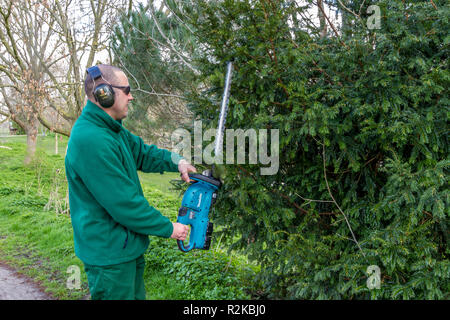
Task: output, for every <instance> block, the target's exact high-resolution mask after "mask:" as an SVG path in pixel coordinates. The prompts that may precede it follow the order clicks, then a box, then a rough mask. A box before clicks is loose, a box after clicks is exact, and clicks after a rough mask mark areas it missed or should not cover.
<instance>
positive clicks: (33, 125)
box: [0, 0, 131, 156]
mask: <svg viewBox="0 0 450 320" xmlns="http://www.w3.org/2000/svg"><path fill="white" fill-rule="evenodd" d="M130 4H131V1H124V0H116V1H107V0H98V1H94V0H48V1H46V0H24V1H23V0H22V1H17V0H2V2H1V3H0V43H1V44H2V46H1V48H0V91H1V93H2V95H3V98H4V102H5V105H6V106H7V109H8V111H7V112H5V111H0V114H2V115H4V116H10V117H11V119H12V120H14V121H16V122H17V123H18V124H19V125H20V126H21V127H22V128H23V129H24V130H25V132H26V134H27V137H28V138H27V142H28V151H29V155H30V156H32V155H33V154H34V150H35V146H36V136H37V127H38V124H39V122H41V123H42V124H43V125H44V126H45V127H47V128H48V129H50V130H51V131H54V132H58V133H61V134H63V135H66V136H68V135H70V129H71V127H72V125H73V123H74V122H75V120H76V119H77V118H78V116H79V115H80V113H81V110H82V108H83V106H84V104H85V94H84V90H83V80H84V74H85V70H86V68H87V67H88V66H90V65H92V64H93V63H94V60H95V58H96V57H97V56H98V53H99V52H100V51H102V50H104V49H105V48H107V40H108V33H107V30H108V29H109V26H110V25H111V24H113V23H114V17H115V16H116V14H117V13H116V12H117V8H121V7H123V6H128V5H130ZM105 62H106V61H105ZM13 96H14V97H15V98H14V99H12V98H11V97H13ZM44 111H45V112H44ZM55 114H58V115H59V116H60V117H61V118H62V121H60V123H59V124H57V123H55V122H54V121H52V120H51V118H55V117H54V115H55ZM52 115H53V116H52Z"/></svg>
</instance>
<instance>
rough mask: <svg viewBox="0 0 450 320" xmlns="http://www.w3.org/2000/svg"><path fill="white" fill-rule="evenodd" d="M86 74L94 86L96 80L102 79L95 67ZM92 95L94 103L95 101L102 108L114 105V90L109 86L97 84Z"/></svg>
mask: <svg viewBox="0 0 450 320" xmlns="http://www.w3.org/2000/svg"><path fill="white" fill-rule="evenodd" d="M86 72H87V73H88V74H89V75H90V76H91V78H92V81H94V85H95V80H97V79H98V78H102V79H103V77H102V73H101V72H100V69H99V68H98V67H97V66H93V67H90V68H88V69H87V70H86ZM103 80H105V79H103ZM105 81H106V80H105ZM92 94H93V95H94V98H95V101H97V102H98V103H99V104H100V105H101V106H102V107H103V108H110V107H112V105H113V104H114V89H113V88H112V86H111V85H110V84H107V83H102V84H99V85H98V86H96V87H95V88H94V91H92Z"/></svg>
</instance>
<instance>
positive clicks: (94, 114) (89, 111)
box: [82, 100, 122, 132]
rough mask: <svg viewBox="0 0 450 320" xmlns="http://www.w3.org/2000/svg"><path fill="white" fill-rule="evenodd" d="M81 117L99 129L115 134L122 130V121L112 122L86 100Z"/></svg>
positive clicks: (111, 119)
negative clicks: (103, 128) (99, 127)
mask: <svg viewBox="0 0 450 320" xmlns="http://www.w3.org/2000/svg"><path fill="white" fill-rule="evenodd" d="M82 113H83V115H84V116H85V117H86V118H88V119H89V120H91V121H93V122H94V123H95V124H97V125H98V126H101V127H105V128H109V129H111V130H113V131H115V132H119V131H120V130H121V129H122V120H114V119H113V118H112V117H111V116H110V115H109V114H107V113H106V112H105V111H103V110H102V109H101V108H100V107H99V106H97V105H96V104H95V103H93V102H92V101H90V100H88V101H87V103H86V106H85V107H84V109H83V112H82Z"/></svg>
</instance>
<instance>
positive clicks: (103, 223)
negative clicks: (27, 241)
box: [65, 65, 196, 299]
mask: <svg viewBox="0 0 450 320" xmlns="http://www.w3.org/2000/svg"><path fill="white" fill-rule="evenodd" d="M108 90H109V91H108ZM85 91H86V95H87V97H88V101H87V103H86V106H85V107H84V109H83V112H82V114H81V116H80V117H79V118H78V120H77V121H76V123H75V125H74V126H73V128H72V132H71V136H70V139H69V143H68V147H67V155H66V158H65V165H66V176H67V181H68V184H69V203H70V213H71V220H72V226H73V231H74V243H75V253H76V255H77V256H78V257H79V258H80V259H81V260H82V261H83V263H84V266H85V271H86V273H87V276H88V283H89V290H90V293H91V297H92V299H145V288H144V282H143V274H144V266H145V261H144V257H143V254H144V252H145V251H146V250H147V248H148V245H149V239H148V236H149V235H153V236H159V237H166V238H169V237H170V238H173V239H177V240H185V239H186V236H187V232H188V227H187V226H186V225H183V224H180V223H172V222H170V220H169V219H168V218H166V217H164V216H162V215H161V213H160V212H159V211H158V210H157V209H155V208H153V207H152V206H151V205H150V204H149V203H148V202H147V200H146V199H145V198H144V194H143V192H142V188H141V185H140V181H139V177H138V175H137V170H141V171H143V172H160V173H163V172H164V171H170V172H176V171H179V172H180V173H181V176H182V179H183V180H185V181H186V182H189V176H188V172H196V169H195V168H194V167H193V166H192V165H190V164H189V163H188V162H187V161H186V160H184V159H182V158H181V156H179V155H177V154H174V153H172V152H169V151H167V150H164V149H159V148H157V147H156V146H155V145H147V144H144V142H143V141H142V139H141V138H139V137H137V136H135V135H133V134H132V133H130V132H129V131H128V130H126V129H125V128H124V127H123V126H122V119H124V118H125V117H126V116H127V114H128V103H129V102H130V101H131V100H133V96H132V95H131V92H130V87H129V83H128V79H127V77H126V75H125V73H124V72H122V71H121V70H120V69H119V68H116V67H113V66H108V65H99V66H97V67H92V68H89V69H88V74H87V76H86V80H85ZM105 99H106V100H105ZM105 101H106V102H105Z"/></svg>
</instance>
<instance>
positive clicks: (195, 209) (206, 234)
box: [177, 62, 233, 252]
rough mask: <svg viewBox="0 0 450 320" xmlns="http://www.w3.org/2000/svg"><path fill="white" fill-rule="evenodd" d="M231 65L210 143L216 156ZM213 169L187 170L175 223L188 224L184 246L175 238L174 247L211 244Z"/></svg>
mask: <svg viewBox="0 0 450 320" xmlns="http://www.w3.org/2000/svg"><path fill="white" fill-rule="evenodd" d="M232 67H233V64H232V63H231V62H228V65H227V74H226V77H225V88H224V92H223V97H222V106H221V109H220V116H219V127H218V128H217V133H216V139H215V145H214V154H215V155H216V156H217V155H219V154H221V153H222V142H223V136H224V132H225V121H226V118H227V111H228V101H229V96H230V86H231V71H232ZM213 171H214V165H213V167H212V170H207V171H204V172H203V173H202V174H198V173H189V177H190V178H191V180H193V181H194V182H193V183H192V184H191V185H190V186H189V187H188V188H187V190H186V191H185V193H184V196H183V200H182V201H181V207H180V209H179V210H178V218H177V222H179V223H182V224H186V225H190V226H191V233H190V236H189V244H188V246H187V247H185V246H184V242H183V241H181V240H177V243H178V248H180V250H181V251H183V252H188V251H190V250H192V249H202V250H208V249H209V246H210V244H211V236H212V232H213V224H212V223H211V222H209V212H210V210H211V207H212V206H213V204H214V202H215V201H216V197H217V191H218V190H219V188H220V187H221V182H220V180H218V179H216V178H214V177H213V173H214V172H213Z"/></svg>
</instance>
